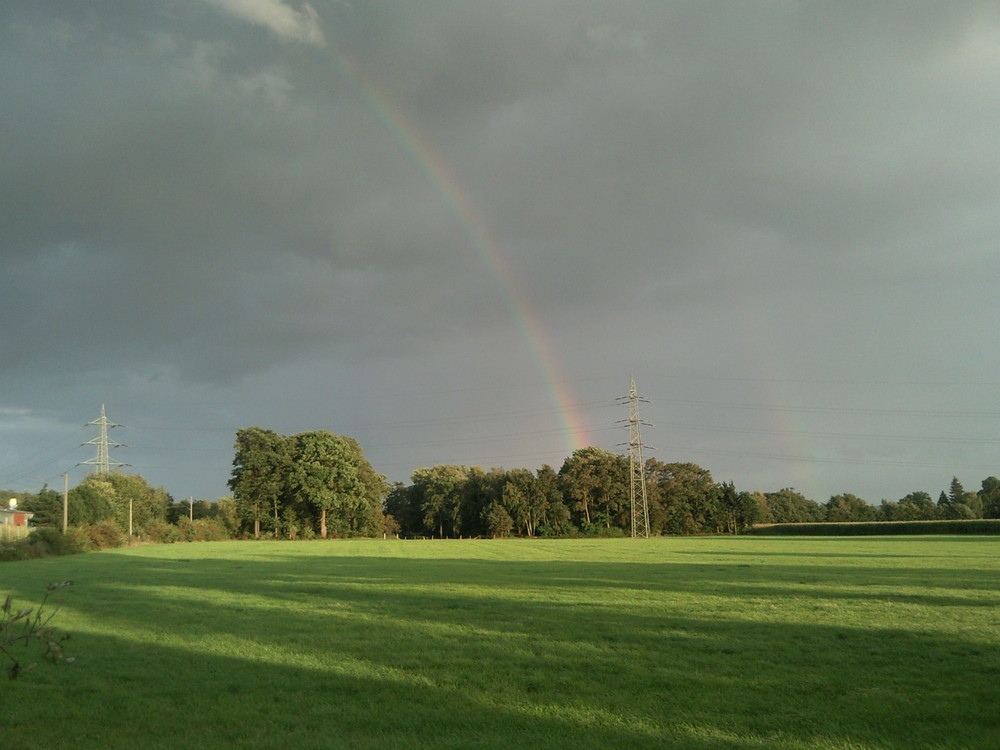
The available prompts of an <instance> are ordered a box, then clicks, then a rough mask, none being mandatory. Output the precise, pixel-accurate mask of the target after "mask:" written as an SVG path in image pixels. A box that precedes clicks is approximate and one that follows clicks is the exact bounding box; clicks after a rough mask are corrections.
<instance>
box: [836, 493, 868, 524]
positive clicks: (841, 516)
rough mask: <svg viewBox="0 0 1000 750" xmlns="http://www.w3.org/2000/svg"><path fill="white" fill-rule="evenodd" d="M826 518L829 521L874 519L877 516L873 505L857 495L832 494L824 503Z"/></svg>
mask: <svg viewBox="0 0 1000 750" xmlns="http://www.w3.org/2000/svg"><path fill="white" fill-rule="evenodd" d="M824 506H825V508H826V520H827V521H831V522H845V521H846V522H849V521H874V520H875V519H876V517H877V513H876V510H875V508H874V507H873V506H871V505H869V504H868V503H866V502H865V501H864V500H862V499H861V498H860V497H858V496H857V495H852V494H851V493H849V492H848V493H846V494H843V495H833V496H832V497H831V498H830V499H829V500H827V501H826V503H824Z"/></svg>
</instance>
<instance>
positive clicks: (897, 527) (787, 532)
mask: <svg viewBox="0 0 1000 750" xmlns="http://www.w3.org/2000/svg"><path fill="white" fill-rule="evenodd" d="M746 533H747V534H755V535H758V536H887V535H894V534H1000V519H996V518H987V519H983V518H980V519H975V520H962V521H871V522H860V523H859V522H855V523H776V524H771V525H768V526H754V527H753V528H751V529H747V531H746Z"/></svg>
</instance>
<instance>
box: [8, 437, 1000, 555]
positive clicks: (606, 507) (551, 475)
mask: <svg viewBox="0 0 1000 750" xmlns="http://www.w3.org/2000/svg"><path fill="white" fill-rule="evenodd" d="M643 477H644V480H645V489H646V498H647V504H648V509H649V530H650V533H651V534H658V535H659V534H719V533H732V534H737V533H741V532H743V531H745V530H746V529H748V528H749V527H751V526H754V525H756V524H772V523H816V522H827V521H829V522H845V521H921V520H926V521H930V520H952V519H978V518H1000V479H997V478H996V477H993V476H991V477H988V478H986V479H984V480H983V481H982V484H981V487H980V489H979V490H978V491H969V490H966V489H965V488H964V487H963V486H962V483H961V482H959V480H958V479H957V478H952V480H951V483H950V485H949V487H948V489H947V490H944V491H942V492H941V493H940V495H939V496H938V498H937V499H936V500H935V499H933V498H932V497H931V495H930V494H928V493H927V492H923V491H917V492H911V493H909V494H908V495H906V496H905V497H902V498H900V499H898V500H894V501H888V500H882V501H881V504H880V505H877V506H876V505H872V504H870V503H868V502H866V501H865V500H863V499H862V498H859V497H857V496H855V495H852V494H849V493H848V494H843V495H834V496H833V497H831V498H829V499H828V500H827V501H825V502H823V503H819V502H817V501H815V500H812V499H809V498H806V497H805V496H803V495H802V494H801V493H799V492H797V491H796V490H794V489H792V488H786V489H782V490H779V491H777V492H759V491H747V490H739V489H737V488H736V487H735V486H734V485H733V483H731V482H721V483H720V482H716V481H715V480H714V479H713V478H712V475H711V473H710V472H709V471H708V470H707V469H704V468H702V467H700V466H697V465H696V464H692V463H664V462H662V461H658V460H656V459H648V460H647V461H646V462H645V465H644V471H643ZM630 484H631V471H630V467H629V459H628V457H626V456H621V455H618V454H615V453H611V452H609V451H606V450H602V449H600V448H594V447H590V448H582V449H580V450H577V451H574V452H573V454H572V455H571V456H570V457H568V458H567V459H566V460H565V461H564V462H563V464H562V466H560V467H559V468H558V469H555V468H553V467H551V466H548V465H545V466H542V467H541V468H539V469H537V470H530V469H500V468H494V469H488V470H485V469H482V468H479V467H467V466H454V465H438V466H433V467H429V468H421V469H417V470H416V471H415V472H414V473H413V476H412V477H411V481H410V483H409V484H403V483H395V484H390V483H388V482H387V481H386V479H385V477H384V476H382V475H381V474H378V473H377V472H376V471H375V469H374V468H373V467H372V466H371V464H370V463H369V462H368V460H367V459H366V458H365V456H364V454H363V452H362V450H361V446H360V445H359V444H358V442H357V441H356V440H354V439H353V438H349V437H345V436H342V435H335V434H333V433H330V432H326V431H315V432H306V433H300V434H297V435H291V436H285V435H279V434H277V433H275V432H273V431H271V430H267V429H263V428H260V427H250V428H247V429H243V430H239V431H238V432H237V435H236V445H235V457H234V460H233V469H232V475H231V478H230V480H229V487H230V489H231V490H232V493H233V494H232V496H231V497H227V498H220V499H219V500H217V501H215V502H208V501H206V500H199V501H193V502H190V503H189V502H177V501H176V500H174V498H172V497H171V496H170V495H169V494H168V493H167V492H166V491H165V490H163V489H154V488H151V487H149V485H148V484H147V483H146V482H145V480H144V479H143V478H142V477H139V476H136V475H125V474H118V473H112V474H109V475H100V474H92V475H90V476H88V477H87V478H86V479H85V480H84V481H83V482H81V483H80V484H79V485H78V486H77V487H74V488H73V489H72V490H71V491H70V496H69V523H70V525H74V526H79V525H94V524H101V523H103V524H105V525H109V524H110V525H113V526H114V527H116V528H117V529H118V530H120V531H122V532H129V531H131V532H132V533H133V534H134V535H137V536H140V537H144V536H145V537H147V538H150V539H151V540H153V541H173V540H175V539H194V538H229V537H255V538H260V537H268V538H283V539H300V538H317V537H322V538H326V537H350V536H367V537H372V536H397V535H398V536H403V537H436V538H459V537H463V538H467V537H508V536H523V537H534V536H550V537H551V536H578V535H585V536H619V535H628V534H629V533H630V531H631V500H630ZM9 497H20V498H21V500H20V507H22V508H23V509H25V510H30V511H33V512H34V513H35V518H34V519H33V521H34V522H35V524H36V525H53V526H58V525H59V524H60V523H61V519H62V496H61V494H59V493H56V492H55V491H53V490H51V489H48V488H43V489H42V491H41V492H39V493H38V494H37V495H28V496H24V495H23V494H19V493H13V492H3V491H0V498H2V499H4V500H6V498H9Z"/></svg>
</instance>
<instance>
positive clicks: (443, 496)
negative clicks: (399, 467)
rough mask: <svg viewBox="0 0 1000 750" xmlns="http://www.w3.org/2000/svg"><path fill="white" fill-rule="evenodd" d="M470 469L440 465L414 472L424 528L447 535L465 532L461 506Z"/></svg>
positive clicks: (414, 482)
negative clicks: (463, 530)
mask: <svg viewBox="0 0 1000 750" xmlns="http://www.w3.org/2000/svg"><path fill="white" fill-rule="evenodd" d="M468 476H469V469H468V468H466V467H465V466H447V465H438V466H433V467H431V468H421V469H417V470H416V471H414V472H413V477H412V478H413V485H414V487H415V488H416V489H415V491H416V493H417V496H418V497H419V502H420V510H421V512H422V514H423V525H424V528H425V529H426V530H427V531H428V532H430V533H432V534H437V535H438V536H439V537H441V538H443V537H445V536H458V535H459V534H460V533H461V531H462V518H461V508H462V500H463V497H464V494H465V483H466V480H467V479H468Z"/></svg>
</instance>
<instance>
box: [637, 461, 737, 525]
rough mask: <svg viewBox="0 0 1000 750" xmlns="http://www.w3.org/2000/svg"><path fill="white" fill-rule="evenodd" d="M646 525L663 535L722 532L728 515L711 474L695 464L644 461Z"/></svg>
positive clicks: (720, 493) (720, 491)
mask: <svg viewBox="0 0 1000 750" xmlns="http://www.w3.org/2000/svg"><path fill="white" fill-rule="evenodd" d="M646 477H647V482H648V487H649V496H650V498H649V499H650V505H651V508H650V525H651V526H652V528H653V530H655V531H658V532H661V533H667V534H701V533H705V532H710V531H722V530H724V529H725V528H726V525H727V519H728V517H729V511H727V509H726V508H725V507H724V506H723V502H722V490H721V488H720V487H719V486H718V485H716V484H715V482H714V481H712V474H711V473H710V472H709V471H708V470H707V469H703V468H702V467H700V466H698V465H697V464H692V463H670V464H667V463H663V462H662V461H657V460H656V459H652V458H651V459H649V460H647V461H646Z"/></svg>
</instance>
